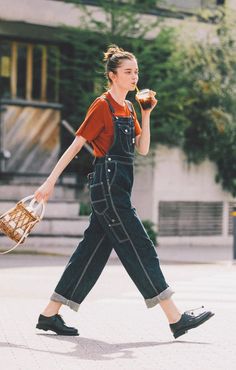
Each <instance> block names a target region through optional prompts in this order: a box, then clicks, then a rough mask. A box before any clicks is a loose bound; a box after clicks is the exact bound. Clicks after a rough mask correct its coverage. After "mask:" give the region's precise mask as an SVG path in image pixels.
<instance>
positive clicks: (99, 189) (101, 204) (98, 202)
mask: <svg viewBox="0 0 236 370" xmlns="http://www.w3.org/2000/svg"><path fill="white" fill-rule="evenodd" d="M90 198H91V203H92V207H93V209H94V211H95V212H96V213H98V214H100V215H101V214H103V213H104V212H106V210H107V209H108V203H107V199H106V196H105V189H104V184H103V182H99V183H97V184H92V185H91V186H90Z"/></svg>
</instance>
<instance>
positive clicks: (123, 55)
mask: <svg viewBox="0 0 236 370" xmlns="http://www.w3.org/2000/svg"><path fill="white" fill-rule="evenodd" d="M124 59H129V60H132V59H136V58H135V56H134V55H133V54H132V53H130V52H128V51H125V50H124V49H122V48H119V46H117V45H114V44H113V45H110V46H109V47H108V49H107V51H106V52H105V53H104V58H103V61H104V62H105V76H106V78H107V79H108V82H109V83H112V81H111V79H110V77H109V72H113V73H116V70H117V68H118V67H120V65H121V63H122V61H123V60H124Z"/></svg>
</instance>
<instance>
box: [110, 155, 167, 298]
mask: <svg viewBox="0 0 236 370" xmlns="http://www.w3.org/2000/svg"><path fill="white" fill-rule="evenodd" d="M105 165H106V166H107V162H106V161H105ZM108 191H109V195H110V200H111V204H112V207H113V211H114V212H115V214H116V216H117V218H118V220H119V221H120V223H121V225H122V227H123V231H124V232H125V233H126V235H127V237H128V240H129V241H130V244H131V246H132V247H133V250H134V252H135V254H136V256H137V259H138V261H139V263H140V265H141V267H142V269H143V271H144V273H145V275H146V277H147V279H148V281H149V283H150V284H151V286H152V288H153V289H154V291H155V292H156V293H157V294H158V295H159V294H160V292H158V291H157V289H156V287H155V285H154V284H153V282H152V280H151V278H150V276H149V275H148V272H147V270H146V269H145V267H144V266H143V263H142V261H141V259H140V256H139V254H138V252H137V250H136V249H135V246H134V244H133V242H132V240H131V239H130V236H129V234H128V232H127V230H126V228H125V227H124V225H123V222H122V220H121V219H120V216H119V214H118V212H117V211H116V208H115V205H114V202H113V199H112V196H111V189H110V186H109V185H108Z"/></svg>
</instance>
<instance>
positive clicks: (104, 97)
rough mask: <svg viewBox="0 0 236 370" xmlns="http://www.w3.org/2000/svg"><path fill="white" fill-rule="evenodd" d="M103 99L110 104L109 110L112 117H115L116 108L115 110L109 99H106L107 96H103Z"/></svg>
mask: <svg viewBox="0 0 236 370" xmlns="http://www.w3.org/2000/svg"><path fill="white" fill-rule="evenodd" d="M102 98H103V99H104V100H106V102H107V104H108V106H109V108H110V111H111V113H112V115H113V116H114V117H115V109H114V108H113V106H112V105H111V103H110V101H109V99H107V97H106V96H105V95H103V96H102Z"/></svg>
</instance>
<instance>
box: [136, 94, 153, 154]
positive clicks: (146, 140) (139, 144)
mask: <svg viewBox="0 0 236 370" xmlns="http://www.w3.org/2000/svg"><path fill="white" fill-rule="evenodd" d="M152 93H153V96H152V107H151V108H150V109H147V110H143V109H142V107H141V105H140V108H141V114H142V132H141V134H140V135H138V136H136V139H135V146H136V149H137V151H138V153H139V154H141V155H147V154H148V152H149V147H150V115H151V112H152V110H153V109H154V107H155V106H156V105H157V99H156V98H155V94H156V93H155V92H154V91H152Z"/></svg>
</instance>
